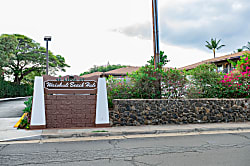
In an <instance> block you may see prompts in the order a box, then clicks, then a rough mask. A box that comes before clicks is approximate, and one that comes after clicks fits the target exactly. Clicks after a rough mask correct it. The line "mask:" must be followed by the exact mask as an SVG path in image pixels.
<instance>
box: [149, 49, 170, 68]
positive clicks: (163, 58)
mask: <svg viewBox="0 0 250 166" xmlns="http://www.w3.org/2000/svg"><path fill="white" fill-rule="evenodd" d="M169 61H170V60H168V59H167V55H164V51H160V63H159V64H158V66H159V68H162V67H163V66H165V65H166V64H167V63H168V62H169ZM147 62H148V63H149V64H150V65H152V66H154V56H151V59H150V60H149V61H147Z"/></svg>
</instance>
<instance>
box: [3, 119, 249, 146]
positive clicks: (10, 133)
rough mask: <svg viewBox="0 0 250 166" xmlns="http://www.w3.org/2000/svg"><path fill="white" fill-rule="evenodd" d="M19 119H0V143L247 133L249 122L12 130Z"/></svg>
mask: <svg viewBox="0 0 250 166" xmlns="http://www.w3.org/2000/svg"><path fill="white" fill-rule="evenodd" d="M18 120H19V118H2V119H1V121H0V142H9V141H28V140H41V139H43V140H44V139H52V138H75V137H103V136H107V137H108V136H128V135H147V134H148V135H149V134H163V133H177V134H178V133H191V132H194V133H197V134H199V133H200V132H205V131H220V132H228V131H229V132H230V131H232V132H233V131H247V130H250V122H244V123H206V124H188V125H155V126H153V125H152V126H151V125H148V126H121V127H109V128H88V129H44V130H23V129H19V130H17V129H16V128H13V126H14V125H15V123H16V122H17V121H18Z"/></svg>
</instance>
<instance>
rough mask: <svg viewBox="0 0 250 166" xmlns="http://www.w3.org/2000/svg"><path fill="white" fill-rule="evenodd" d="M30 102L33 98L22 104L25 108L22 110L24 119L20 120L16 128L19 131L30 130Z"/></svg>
mask: <svg viewBox="0 0 250 166" xmlns="http://www.w3.org/2000/svg"><path fill="white" fill-rule="evenodd" d="M32 100H33V97H30V98H29V99H28V100H27V101H25V102H24V104H25V105H26V107H25V108H24V110H23V113H24V118H23V119H22V120H21V122H20V124H19V126H18V128H19V129H20V128H21V129H29V128H30V120H31V109H32Z"/></svg>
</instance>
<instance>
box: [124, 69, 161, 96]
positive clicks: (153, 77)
mask: <svg viewBox="0 0 250 166" xmlns="http://www.w3.org/2000/svg"><path fill="white" fill-rule="evenodd" d="M162 72H163V71H162V69H155V68H154V66H152V65H146V66H143V67H141V68H139V70H137V71H135V72H133V73H132V74H130V75H129V78H130V79H131V83H132V84H133V86H134V91H133V95H132V96H133V97H134V98H141V99H156V98H161V87H159V85H160V79H161V73H162Z"/></svg>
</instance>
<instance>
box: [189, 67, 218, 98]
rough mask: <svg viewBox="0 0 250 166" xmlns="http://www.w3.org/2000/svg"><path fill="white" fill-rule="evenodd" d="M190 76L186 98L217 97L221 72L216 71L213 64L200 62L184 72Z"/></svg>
mask: <svg viewBox="0 0 250 166" xmlns="http://www.w3.org/2000/svg"><path fill="white" fill-rule="evenodd" d="M186 74H187V75H189V76H190V84H189V85H188V88H187V91H188V93H187V94H188V96H187V97H188V98H216V97H219V91H220V88H219V82H220V80H221V79H222V74H220V73H217V72H216V65H215V64H202V65H199V66H197V67H196V68H194V69H192V70H190V71H188V72H187V73H186Z"/></svg>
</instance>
